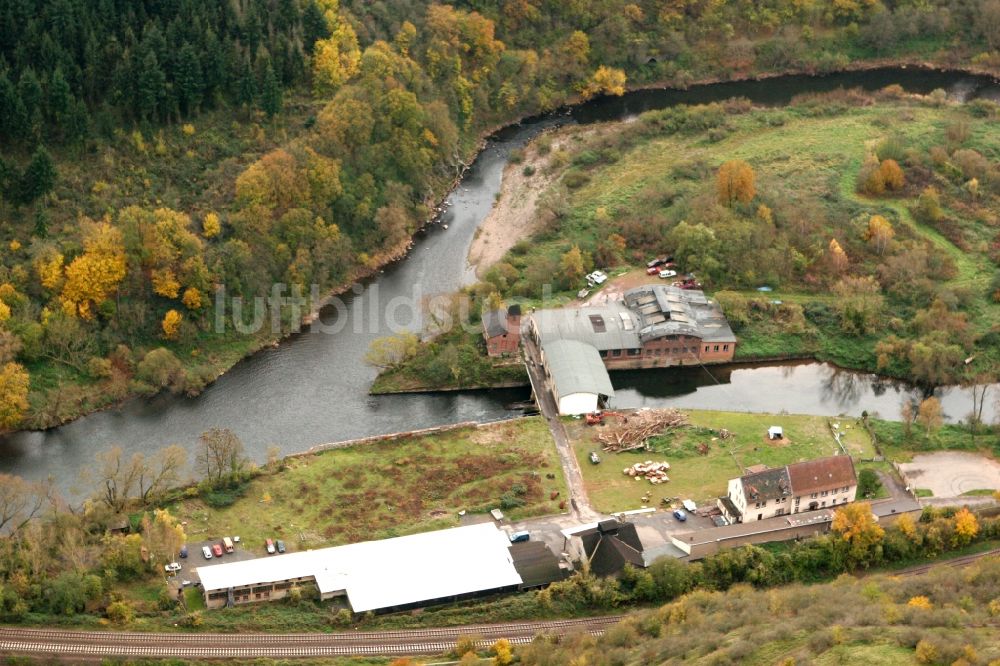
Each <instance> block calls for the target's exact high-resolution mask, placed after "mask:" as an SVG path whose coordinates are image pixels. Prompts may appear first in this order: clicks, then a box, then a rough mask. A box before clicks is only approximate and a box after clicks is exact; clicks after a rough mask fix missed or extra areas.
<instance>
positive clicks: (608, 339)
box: [532, 302, 641, 350]
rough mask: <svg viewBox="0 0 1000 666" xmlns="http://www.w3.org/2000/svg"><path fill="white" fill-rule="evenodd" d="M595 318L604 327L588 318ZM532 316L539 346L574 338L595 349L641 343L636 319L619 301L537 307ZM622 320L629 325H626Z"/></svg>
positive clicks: (623, 346)
mask: <svg viewBox="0 0 1000 666" xmlns="http://www.w3.org/2000/svg"><path fill="white" fill-rule="evenodd" d="M595 317H596V318H599V319H600V321H601V322H602V324H603V329H604V330H598V329H600V328H601V326H597V327H595V326H594V324H593V323H592V318H595ZM532 318H533V319H534V320H535V324H536V326H537V327H538V334H539V338H540V339H539V341H540V342H541V343H542V344H543V345H544V344H545V343H546V342H550V341H553V340H576V341H578V342H585V343H587V344H588V345H591V346H593V347H595V348H597V349H598V350H607V349H638V348H639V347H640V346H641V343H640V342H639V332H638V329H639V318H638V316H637V315H636V314H635V313H634V312H632V311H631V310H629V309H628V308H627V307H625V304H624V303H621V302H614V303H608V304H607V305H604V306H600V307H583V308H560V309H554V310H539V311H538V312H535V313H534V314H533V315H532ZM626 321H628V322H629V324H630V326H628V327H626V325H625V322H626Z"/></svg>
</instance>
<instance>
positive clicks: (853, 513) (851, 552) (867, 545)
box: [830, 502, 885, 567]
mask: <svg viewBox="0 0 1000 666" xmlns="http://www.w3.org/2000/svg"><path fill="white" fill-rule="evenodd" d="M830 531H831V532H833V534H834V535H835V536H836V537H837V538H838V539H840V540H841V541H842V542H843V543H845V544H846V545H847V549H848V550H847V555H848V558H849V559H850V560H851V561H853V562H854V563H855V564H861V565H863V566H866V567H867V566H869V565H870V564H872V563H874V562H877V561H878V560H879V559H880V558H881V557H882V537H883V536H884V535H885V530H883V529H882V526H881V525H879V524H878V521H877V520H876V519H875V516H874V515H872V508H871V505H870V504H868V503H867V502H852V503H851V504H846V505H844V506H841V507H838V508H837V510H836V511H835V512H834V514H833V523H832V524H831V526H830Z"/></svg>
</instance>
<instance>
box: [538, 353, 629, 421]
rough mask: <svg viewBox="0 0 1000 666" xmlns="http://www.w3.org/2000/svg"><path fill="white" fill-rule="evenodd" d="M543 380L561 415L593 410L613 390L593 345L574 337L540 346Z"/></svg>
mask: <svg viewBox="0 0 1000 666" xmlns="http://www.w3.org/2000/svg"><path fill="white" fill-rule="evenodd" d="M541 352H542V367H543V369H544V370H545V383H546V385H547V386H548V388H549V390H550V391H551V392H552V395H553V396H554V397H555V400H556V406H557V407H558V408H559V413H560V414H562V415H569V414H589V413H590V412H596V411H597V410H598V409H600V408H601V407H602V405H603V404H605V403H606V402H607V401H608V400H609V399H610V398H612V397H614V395H615V390H614V388H613V387H612V386H611V378H610V377H608V371H607V370H606V369H605V367H604V363H603V361H601V355H600V354H599V353H598V352H597V349H595V348H594V347H592V346H590V345H588V344H585V343H583V342H579V341H577V340H553V341H551V342H544V343H542V346H541Z"/></svg>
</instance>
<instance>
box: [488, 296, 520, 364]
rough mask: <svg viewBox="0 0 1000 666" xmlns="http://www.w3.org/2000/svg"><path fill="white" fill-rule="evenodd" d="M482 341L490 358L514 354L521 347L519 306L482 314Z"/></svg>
mask: <svg viewBox="0 0 1000 666" xmlns="http://www.w3.org/2000/svg"><path fill="white" fill-rule="evenodd" d="M483 339H484V340H486V352H487V353H488V354H489V355H490V356H493V357H497V356H510V355H513V354H516V353H517V350H518V348H519V347H520V345H521V306H520V305H516V304H515V305H511V306H510V307H509V308H500V309H499V310H490V311H489V312H484V313H483Z"/></svg>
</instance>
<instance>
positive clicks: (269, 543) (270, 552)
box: [264, 539, 274, 555]
mask: <svg viewBox="0 0 1000 666" xmlns="http://www.w3.org/2000/svg"><path fill="white" fill-rule="evenodd" d="M264 545H265V546H267V554H268V555H274V542H273V541H271V540H270V539H268V540H267V541H265V542H264Z"/></svg>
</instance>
